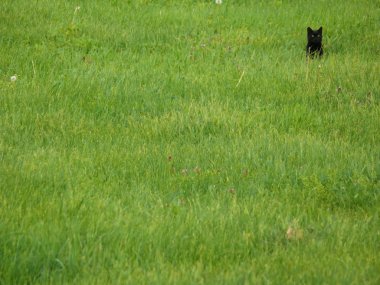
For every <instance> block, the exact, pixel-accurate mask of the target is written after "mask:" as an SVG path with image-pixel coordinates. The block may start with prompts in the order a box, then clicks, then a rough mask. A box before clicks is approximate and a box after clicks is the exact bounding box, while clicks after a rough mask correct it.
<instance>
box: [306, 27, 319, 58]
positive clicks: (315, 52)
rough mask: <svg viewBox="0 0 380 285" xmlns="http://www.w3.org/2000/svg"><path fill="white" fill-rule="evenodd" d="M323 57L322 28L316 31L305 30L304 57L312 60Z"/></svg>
mask: <svg viewBox="0 0 380 285" xmlns="http://www.w3.org/2000/svg"><path fill="white" fill-rule="evenodd" d="M322 55H323V47H322V27H320V28H319V29H318V30H313V29H311V28H310V27H308V28H307V45H306V56H308V57H311V58H314V57H320V56H322Z"/></svg>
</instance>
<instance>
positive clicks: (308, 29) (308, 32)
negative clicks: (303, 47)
mask: <svg viewBox="0 0 380 285" xmlns="http://www.w3.org/2000/svg"><path fill="white" fill-rule="evenodd" d="M312 32H313V30H312V28H310V27H307V34H308V35H310V34H311V33H312Z"/></svg>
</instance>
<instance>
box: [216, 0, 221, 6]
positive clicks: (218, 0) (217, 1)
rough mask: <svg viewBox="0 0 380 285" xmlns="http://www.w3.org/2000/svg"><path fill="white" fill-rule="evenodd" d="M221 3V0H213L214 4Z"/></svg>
mask: <svg viewBox="0 0 380 285" xmlns="http://www.w3.org/2000/svg"><path fill="white" fill-rule="evenodd" d="M222 3H223V1H222V0H215V4H218V5H220V4H222Z"/></svg>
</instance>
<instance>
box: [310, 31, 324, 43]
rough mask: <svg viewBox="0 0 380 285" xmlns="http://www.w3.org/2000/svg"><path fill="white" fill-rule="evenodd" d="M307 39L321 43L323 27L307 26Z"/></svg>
mask: <svg viewBox="0 0 380 285" xmlns="http://www.w3.org/2000/svg"><path fill="white" fill-rule="evenodd" d="M307 40H308V42H309V43H321V42H322V27H320V28H319V29H318V30H313V29H312V28H310V27H308V28H307Z"/></svg>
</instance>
